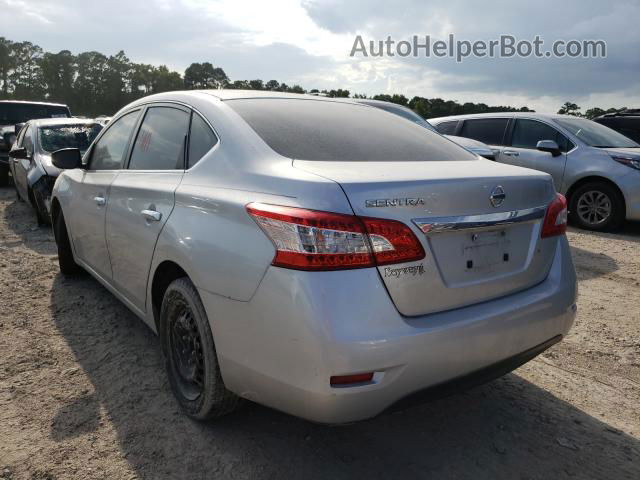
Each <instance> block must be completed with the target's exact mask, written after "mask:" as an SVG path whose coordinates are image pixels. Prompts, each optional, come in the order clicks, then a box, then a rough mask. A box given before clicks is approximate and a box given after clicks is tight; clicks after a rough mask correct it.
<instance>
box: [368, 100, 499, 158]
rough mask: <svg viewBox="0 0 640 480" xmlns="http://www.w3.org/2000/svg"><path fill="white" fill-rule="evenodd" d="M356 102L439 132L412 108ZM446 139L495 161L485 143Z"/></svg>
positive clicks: (453, 137)
mask: <svg viewBox="0 0 640 480" xmlns="http://www.w3.org/2000/svg"><path fill="white" fill-rule="evenodd" d="M356 101H357V102H358V103H362V104H364V105H369V106H371V107H376V108H380V109H382V110H384V111H386V112H389V113H393V114H394V115H399V116H400V117H403V118H406V119H407V120H409V121H411V122H414V123H417V124H418V125H420V126H421V127H424V128H426V129H428V130H431V131H432V132H438V130H436V129H435V127H434V126H433V125H431V124H430V123H429V122H428V121H427V120H425V119H424V118H422V117H421V116H420V115H418V114H417V113H416V112H414V111H413V110H411V109H410V108H408V107H405V106H403V105H398V104H396V103H392V102H385V101H383V100H371V99H358V100H356ZM445 137H447V138H448V139H449V140H451V141H452V142H455V143H457V144H458V145H460V146H461V147H462V148H465V149H466V150H469V151H470V152H471V153H474V154H476V155H480V156H481V157H484V158H488V159H489V160H495V153H494V151H493V150H491V148H489V146H488V145H486V144H485V143H482V142H479V141H478V140H473V139H472V138H466V137H458V136H455V135H445Z"/></svg>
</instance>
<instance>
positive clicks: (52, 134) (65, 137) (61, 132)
mask: <svg viewBox="0 0 640 480" xmlns="http://www.w3.org/2000/svg"><path fill="white" fill-rule="evenodd" d="M100 130H102V125H100V124H98V123H91V124H82V125H54V126H50V127H40V146H41V147H42V150H44V151H45V152H49V153H51V152H55V151H56V150H60V149H61V148H78V149H79V150H80V153H81V154H84V152H86V151H87V149H88V148H89V145H91V142H93V139H94V138H96V136H97V135H98V133H99V132H100Z"/></svg>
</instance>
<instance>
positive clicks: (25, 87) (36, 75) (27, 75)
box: [8, 42, 45, 100]
mask: <svg viewBox="0 0 640 480" xmlns="http://www.w3.org/2000/svg"><path fill="white" fill-rule="evenodd" d="M10 55H12V56H13V71H12V72H11V73H10V74H9V76H8V77H9V82H10V84H11V87H10V88H11V90H12V92H13V96H14V97H15V98H23V99H25V100H38V99H42V98H43V97H44V92H45V87H44V82H43V80H42V70H41V68H40V58H41V57H42V48H40V47H39V46H37V45H34V44H33V43H31V42H20V43H14V44H13V48H12V49H11V53H10Z"/></svg>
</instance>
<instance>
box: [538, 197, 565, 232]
mask: <svg viewBox="0 0 640 480" xmlns="http://www.w3.org/2000/svg"><path fill="white" fill-rule="evenodd" d="M567 216H568V211H567V199H566V198H564V195H562V194H560V193H557V194H556V198H555V199H554V200H553V202H551V204H550V205H549V207H548V208H547V214H546V216H545V217H544V223H543V224H542V233H541V234H540V236H541V237H542V238H547V237H554V236H556V235H563V234H564V233H565V232H566V231H567Z"/></svg>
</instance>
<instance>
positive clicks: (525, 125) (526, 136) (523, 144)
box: [511, 119, 569, 152]
mask: <svg viewBox="0 0 640 480" xmlns="http://www.w3.org/2000/svg"><path fill="white" fill-rule="evenodd" d="M540 140H553V141H554V142H556V143H557V144H558V146H559V147H560V150H561V151H563V152H566V151H567V148H568V146H569V142H568V141H567V137H565V136H564V135H562V134H561V133H560V132H559V131H558V130H556V129H555V128H553V127H550V126H549V125H547V124H546V123H542V122H538V121H537V120H524V119H522V120H521V119H518V120H516V125H515V127H514V129H513V137H512V139H511V146H512V147H515V148H531V149H535V148H536V146H537V145H538V142H539V141H540Z"/></svg>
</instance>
